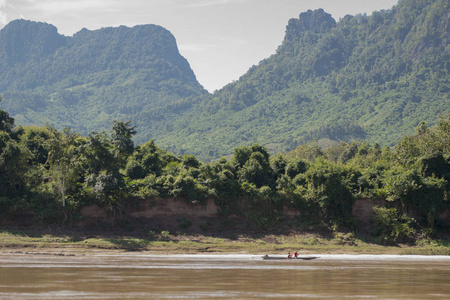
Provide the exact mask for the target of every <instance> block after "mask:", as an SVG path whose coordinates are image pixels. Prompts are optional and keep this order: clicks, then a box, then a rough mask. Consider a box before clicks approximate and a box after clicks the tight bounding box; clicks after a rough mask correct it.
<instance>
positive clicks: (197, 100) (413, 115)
mask: <svg viewBox="0 0 450 300" xmlns="http://www.w3.org/2000/svg"><path fill="white" fill-rule="evenodd" d="M449 15H450V11H449V3H448V1H447V0H435V1H429V0H400V1H399V3H398V4H397V5H396V6H395V7H393V8H392V9H390V10H385V11H379V12H374V13H373V14H372V15H370V16H366V15H356V16H350V15H348V16H345V17H344V18H342V19H341V20H339V21H338V22H336V20H334V19H333V18H332V17H331V16H330V15H329V14H327V13H326V12H324V11H323V10H321V9H319V10H315V11H311V10H310V11H307V12H303V13H301V14H300V16H299V18H298V19H292V20H290V21H289V22H288V25H287V28H286V35H285V38H284V40H283V41H282V43H281V45H280V46H279V48H278V49H277V51H276V53H275V54H274V55H272V56H271V57H269V58H267V59H265V60H263V61H262V62H260V63H259V64H258V65H257V66H253V67H252V68H250V70H249V71H248V72H247V73H246V74H245V75H243V76H242V77H241V78H240V79H239V80H238V81H236V82H233V83H230V84H229V85H227V86H225V87H224V88H223V89H221V90H220V91H217V92H215V93H214V94H212V95H211V94H208V93H207V92H206V91H205V90H204V89H203V88H202V87H201V86H200V85H199V83H198V82H197V81H196V79H195V76H194V74H193V72H192V71H191V69H190V68H189V65H188V63H187V62H186V60H185V59H184V58H182V57H181V56H180V55H179V54H178V51H177V48H176V44H175V39H174V38H173V36H171V35H170V33H169V32H167V31H166V30H165V29H163V28H161V27H158V26H154V25H145V26H136V27H133V28H127V27H124V26H122V27H119V28H104V29H101V30H95V31H89V30H86V29H83V30H81V31H80V32H79V33H77V34H75V35H74V36H73V37H64V36H61V35H59V34H58V33H57V32H56V28H54V27H53V26H51V25H48V24H42V23H35V22H29V21H23V20H17V21H14V22H12V23H10V24H9V25H7V26H6V27H5V28H4V29H3V30H1V31H0V68H1V70H2V76H1V77H0V94H1V95H2V96H3V98H4V99H5V100H4V101H3V102H2V103H1V104H0V107H2V108H4V109H5V110H7V111H8V112H9V113H10V114H11V116H13V117H14V118H15V120H16V124H38V125H42V124H44V123H45V122H49V123H50V124H53V125H54V126H56V127H57V128H61V127H64V126H71V127H72V128H74V129H75V130H77V131H78V132H81V133H87V132H89V131H91V130H93V129H95V130H101V129H105V128H107V127H108V126H109V124H111V121H112V120H113V119H117V120H122V121H125V120H128V119H130V120H132V121H133V124H134V125H136V126H137V127H136V130H137V132H138V134H137V136H136V141H137V142H142V143H144V142H146V141H148V140H149V139H154V140H155V141H156V142H157V143H158V144H159V145H161V146H162V147H167V148H168V150H170V151H173V152H175V153H181V154H183V153H186V154H194V155H196V156H197V157H198V158H200V159H202V160H210V159H215V158H218V157H221V156H224V155H229V154H232V153H233V149H234V148H236V147H239V146H242V145H251V144H253V143H255V142H257V143H259V144H263V145H265V146H266V147H267V148H268V149H269V150H275V151H285V150H291V149H294V148H295V147H297V146H298V145H300V144H302V143H306V142H308V141H310V140H313V139H317V140H319V141H320V142H321V143H324V144H325V143H331V142H332V141H350V140H354V139H365V140H367V141H369V142H378V143H380V144H381V145H393V144H395V143H396V142H397V141H398V140H399V139H400V138H401V137H403V136H404V135H406V134H411V133H413V131H414V128H415V127H416V126H417V125H418V124H419V122H420V121H425V122H426V123H427V124H428V125H433V124H436V123H437V121H438V119H439V118H438V115H439V114H441V113H444V114H445V113H448V112H450V97H449V90H450V84H449V76H448V75H449V70H450V45H449V37H448V36H449V31H450V25H449V24H450V21H449Z"/></svg>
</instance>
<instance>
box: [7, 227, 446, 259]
mask: <svg viewBox="0 0 450 300" xmlns="http://www.w3.org/2000/svg"><path fill="white" fill-rule="evenodd" d="M449 245H450V243H449V240H448V239H441V240H429V239H427V240H419V241H416V243H415V244H409V245H408V244H397V245H390V246H386V245H379V244H374V243H371V242H367V241H364V240H363V239H360V238H357V237H355V236H354V234H352V233H333V234H329V235H326V236H324V235H320V234H314V233H290V234H288V235H280V234H276V235H275V234H251V235H250V234H229V235H228V236H226V235H222V236H214V235H202V234H183V233H176V234H171V233H170V232H168V231H162V232H159V233H154V232H150V233H149V234H148V235H147V236H133V235H127V234H124V233H120V234H118V233H107V234H105V233H102V234H85V233H83V232H68V231H66V232H64V231H58V230H48V229H47V230H33V231H31V230H11V229H0V253H27V254H48V255H77V254H86V255H88V254H120V253H126V252H136V253H142V254H162V255H167V254H255V255H262V254H280V255H281V254H285V253H287V252H289V251H290V252H294V251H298V252H299V253H301V254H306V255H308V254H374V255H380V254H385V255H450V246H449Z"/></svg>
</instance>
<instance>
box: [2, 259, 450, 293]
mask: <svg viewBox="0 0 450 300" xmlns="http://www.w3.org/2000/svg"><path fill="white" fill-rule="evenodd" d="M315 256H318V257H319V258H317V259H313V260H307V261H304V260H273V261H271V260H262V259H261V257H260V256H254V255H181V256H161V255H139V254H138V255H132V254H131V255H109V256H108V255H105V256H99V255H86V256H83V255H77V256H49V255H27V254H0V299H450V280H449V279H450V257H444V256H439V257H425V256H370V255H358V256H352V255H315Z"/></svg>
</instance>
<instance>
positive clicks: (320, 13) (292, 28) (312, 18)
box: [286, 8, 336, 40]
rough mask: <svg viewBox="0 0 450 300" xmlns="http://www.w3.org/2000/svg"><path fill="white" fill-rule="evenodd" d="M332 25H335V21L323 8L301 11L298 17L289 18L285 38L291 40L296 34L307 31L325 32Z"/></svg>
mask: <svg viewBox="0 0 450 300" xmlns="http://www.w3.org/2000/svg"><path fill="white" fill-rule="evenodd" d="M334 26H336V21H335V20H334V19H333V18H332V17H331V15H330V14H328V13H326V12H325V11H324V10H323V9H321V8H320V9H316V10H314V11H313V10H308V11H307V12H302V13H301V14H300V15H299V18H298V19H291V20H289V23H288V26H287V28H286V39H287V40H291V39H293V38H295V37H296V36H298V34H300V33H303V32H307V31H312V32H315V33H318V32H326V31H328V30H330V29H331V28H333V27H334Z"/></svg>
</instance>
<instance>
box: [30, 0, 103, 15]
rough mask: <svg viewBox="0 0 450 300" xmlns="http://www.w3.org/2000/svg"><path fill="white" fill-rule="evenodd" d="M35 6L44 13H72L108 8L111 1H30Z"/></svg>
mask: <svg viewBox="0 0 450 300" xmlns="http://www.w3.org/2000/svg"><path fill="white" fill-rule="evenodd" d="M32 2H33V4H34V5H35V8H37V9H39V10H41V11H42V12H44V13H46V14H60V13H72V12H75V11H89V10H96V9H105V8H108V6H109V5H108V4H110V3H111V1H107V0H96V1H92V0H59V1H55V0H44V1H39V2H37V1H32Z"/></svg>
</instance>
